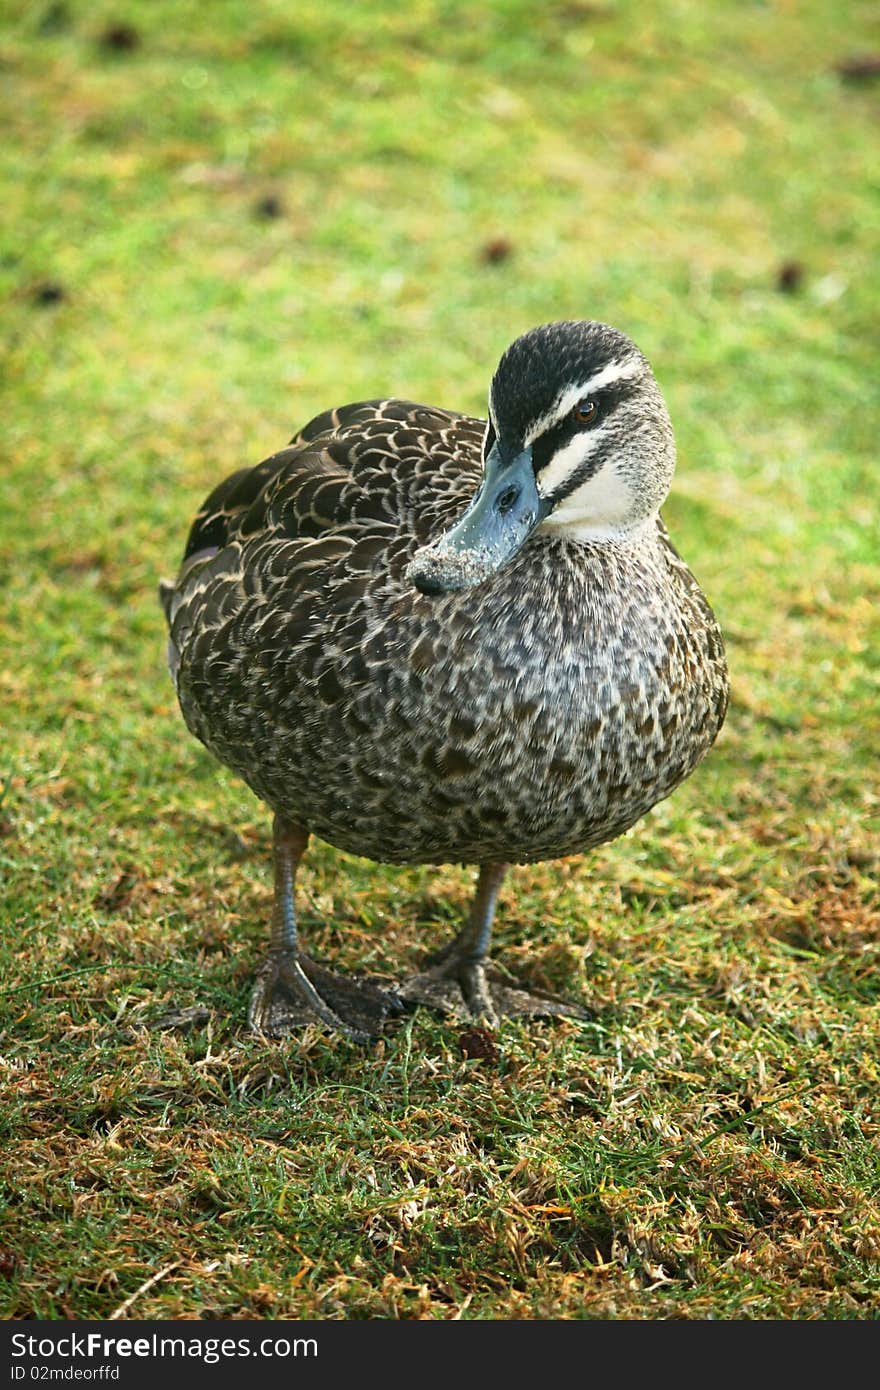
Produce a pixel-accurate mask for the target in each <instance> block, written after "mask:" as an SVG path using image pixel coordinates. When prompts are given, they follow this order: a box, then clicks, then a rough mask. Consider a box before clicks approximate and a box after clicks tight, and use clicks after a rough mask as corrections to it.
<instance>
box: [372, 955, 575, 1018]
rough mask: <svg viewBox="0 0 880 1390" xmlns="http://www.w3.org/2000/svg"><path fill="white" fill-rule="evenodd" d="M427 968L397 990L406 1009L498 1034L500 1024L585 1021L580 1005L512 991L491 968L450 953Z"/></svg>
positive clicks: (516, 988) (539, 992)
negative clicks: (419, 1007)
mask: <svg viewBox="0 0 880 1390" xmlns="http://www.w3.org/2000/svg"><path fill="white" fill-rule="evenodd" d="M453 944H454V943H453ZM427 964H428V968H427V969H426V970H423V971H420V972H419V973H418V974H417V975H411V976H410V977H409V979H407V980H405V981H404V982H403V984H402V985H401V986H400V990H399V992H400V996H401V998H402V999H403V1000H405V1002H406V1003H408V1004H426V1005H427V1006H428V1008H431V1009H437V1010H439V1012H440V1013H446V1014H452V1015H453V1016H454V1017H456V1018H460V1019H463V1020H467V1021H468V1022H481V1023H485V1024H488V1026H489V1027H490V1028H497V1026H498V1023H499V1022H500V1020H501V1019H502V1018H579V1019H588V1018H589V1017H590V1013H589V1011H588V1010H587V1009H585V1008H583V1006H582V1005H580V1004H575V1003H573V1002H570V1001H569V1000H567V999H560V998H559V997H558V996H557V995H554V994H549V993H545V992H544V991H542V990H527V989H522V988H520V986H518V985H515V984H514V985H511V984H509V983H508V982H507V980H506V979H505V977H504V975H503V974H502V973H501V971H500V970H499V969H498V968H497V967H496V966H494V965H488V964H486V963H485V962H484V961H474V960H469V959H467V958H466V957H464V956H462V955H459V954H457V953H455V952H454V951H453V950H452V949H451V948H449V947H447V949H446V950H445V951H442V952H440V953H439V954H438V955H437V956H433V957H431V958H430V959H429V961H428V963H427Z"/></svg>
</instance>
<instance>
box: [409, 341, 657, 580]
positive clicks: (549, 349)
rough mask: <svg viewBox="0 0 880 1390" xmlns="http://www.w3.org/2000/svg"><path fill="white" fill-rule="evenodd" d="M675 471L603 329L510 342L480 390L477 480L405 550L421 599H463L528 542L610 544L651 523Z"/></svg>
mask: <svg viewBox="0 0 880 1390" xmlns="http://www.w3.org/2000/svg"><path fill="white" fill-rule="evenodd" d="M674 468H675V442H674V439H673V434H672V425H671V423H670V420H669V414H668V412H667V409H666V404H665V402H664V400H663V397H662V395H661V394H660V388H659V387H658V385H657V383H656V381H655V380H654V374H653V372H652V371H651V367H650V365H649V363H648V361H647V360H646V358H645V357H643V355H642V354H641V352H639V349H638V348H637V347H636V345H635V343H633V342H632V341H631V340H630V339H629V338H627V336H626V334H624V333H619V332H618V331H617V329H615V328H609V326H608V325H607V324H604V323H593V322H573V323H548V324H545V325H543V327H541V328H533V329H532V330H531V331H530V332H528V333H525V334H523V336H522V337H521V338H517V340H516V342H515V343H512V344H511V346H510V347H509V348H508V349H507V351H506V352H505V354H504V356H503V357H502V359H501V361H500V362H499V364H498V370H497V371H496V373H495V376H494V377H493V379H492V385H491V388H490V391H489V423H488V427H487V430H486V438H485V442H484V445H483V480H482V482H481V484H480V487H479V489H478V491H477V493H476V495H475V496H474V498H473V499H472V501H471V502H470V504H469V506H468V507H467V509H466V511H465V512H464V515H463V516H462V517H461V519H460V520H459V521H458V522H456V524H455V525H454V526H453V527H452V528H451V529H450V530H449V531H447V532H445V533H444V535H442V536H440V537H438V538H437V539H436V540H434V541H432V542H431V544H430V545H427V546H424V547H423V548H422V549H421V550H419V551H417V552H416V554H415V556H414V557H413V560H412V562H411V564H410V566H409V569H408V571H407V574H408V577H409V579H410V580H411V581H412V582H413V583H414V584H415V586H416V588H418V589H420V590H421V591H422V593H427V594H437V593H444V592H446V591H447V590H450V589H464V588H470V587H471V586H472V585H474V584H479V583H481V582H482V581H483V580H485V579H488V578H489V577H490V576H491V575H493V574H495V573H496V572H497V571H498V570H499V569H501V568H502V566H503V565H505V564H506V563H507V562H508V560H510V559H511V558H512V556H514V555H515V554H516V552H517V551H518V550H519V549H520V547H521V546H522V545H523V544H524V542H525V541H526V540H527V539H528V537H529V536H530V535H531V533H532V532H533V531H534V530H535V529H536V528H537V527H541V528H542V530H543V531H545V532H551V531H552V532H553V533H554V534H556V535H567V536H570V537H572V538H573V539H575V540H580V541H593V542H600V543H601V542H605V543H619V542H621V541H626V540H627V539H630V538H634V537H636V536H637V535H638V534H639V533H640V532H641V531H642V530H643V529H644V528H645V527H646V526H647V525H649V524H651V523H652V522H653V519H654V518H655V517H656V515H657V512H658V510H659V508H660V506H661V504H662V502H663V499H664V498H665V496H666V494H667V492H668V490H669V484H670V482H671V480H672V473H673V470H674Z"/></svg>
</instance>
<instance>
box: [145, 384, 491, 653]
mask: <svg viewBox="0 0 880 1390" xmlns="http://www.w3.org/2000/svg"><path fill="white" fill-rule="evenodd" d="M485 429H486V426H485V422H483V421H480V420H475V419H472V418H471V417H469V416H465V415H459V414H456V413H454V412H451V411H447V410H441V409H438V408H436V407H433V406H424V405H417V404H415V403H414V402H411V401H400V400H380V401H359V402H356V403H354V404H352V405H346V406H340V407H338V408H337V409H335V410H330V411H326V412H324V413H323V414H322V415H318V416H316V417H315V418H314V419H313V420H311V421H310V422H309V423H308V424H307V425H306V426H305V427H304V428H303V429H302V430H300V431H299V433H298V434H296V435H295V436H294V438H293V440H292V441H291V443H290V444H289V445H288V446H287V448H285V449H281V450H280V451H279V452H278V453H276V454H273V455H272V456H271V457H270V458H267V459H264V460H263V462H262V463H259V464H257V465H256V467H254V468H247V469H241V470H240V471H239V472H237V473H233V474H232V475H231V476H230V477H228V478H226V479H225V480H224V481H223V482H222V483H220V484H219V486H218V487H216V488H215V489H214V491H213V492H211V493H210V494H209V496H208V497H207V498H206V500H205V502H204V503H203V504H202V506H201V508H200V509H199V512H198V514H197V516H196V518H195V520H194V521H193V524H192V527H191V528H190V532H189V537H188V540H187V543H186V549H185V551H184V556H183V562H182V564H181V568H180V572H179V574H178V576H177V578H176V580H174V581H169V580H163V581H161V583H160V586H159V593H160V597H161V600H162V605H163V607H164V609H165V615H166V618H167V620H168V625H169V628H170V629H171V646H170V648H169V664H170V665H171V667H172V670H175V669H176V664H177V654H176V651H175V648H179V646H180V642H181V640H182V639H183V638H184V636H185V634H184V630H183V629H184V628H186V629H189V628H190V626H191V623H192V621H193V619H194V618H195V615H196V611H197V610H198V611H199V613H200V621H203V622H206V623H211V622H213V621H214V620H215V616H218V617H219V616H220V615H219V614H218V615H214V614H213V613H209V612H208V611H207V610H206V608H205V603H206V601H207V590H208V588H209V587H210V588H211V589H212V591H213V592H214V593H215V594H216V600H217V602H221V601H222V603H223V605H224V606H227V607H228V605H229V603H230V602H232V601H233V592H235V593H241V590H242V587H244V588H245V589H247V587H248V586H249V584H251V583H252V582H262V581H263V580H264V579H270V580H271V578H272V577H273V575H275V576H280V574H281V573H282V571H283V572H286V573H287V574H290V573H291V572H292V571H293V570H295V569H301V570H302V572H303V574H304V575H305V574H306V573H309V572H310V573H312V574H314V573H315V571H316V569H318V570H321V569H322V568H323V567H325V566H328V565H330V564H332V563H333V562H334V560H338V559H339V558H340V557H343V556H347V557H348V559H349V561H354V564H355V568H356V569H357V568H361V567H362V565H363V563H364V562H366V561H367V560H372V559H374V558H375V557H376V556H377V555H378V554H380V553H381V552H386V553H387V555H388V557H389V558H390V559H392V560H393V563H394V567H395V569H397V568H402V567H403V566H404V565H405V563H406V561H407V560H408V558H409V556H410V554H411V553H412V551H413V550H414V549H415V548H416V546H418V545H423V544H424V543H425V542H426V541H428V540H429V539H431V537H432V536H433V535H436V534H437V533H438V532H439V531H440V530H442V529H443V528H444V527H446V526H448V525H449V524H450V523H451V521H452V520H454V519H455V517H456V516H457V515H458V514H459V513H460V511H461V510H462V509H463V508H464V506H465V505H466V504H467V501H468V500H469V498H470V497H471V496H472V495H473V492H474V490H475V488H476V487H477V485H478V483H479V477H480V469H481V459H482V442H483V436H484V434H485ZM257 547H258V548H259V558H258V559H257V558H256V548H257ZM245 552H247V554H245ZM249 557H250V558H251V559H253V561H254V562H253V563H249ZM215 580H223V581H224V582H223V583H221V584H219V585H218V584H214V581H215ZM208 606H212V605H211V603H209V605H208Z"/></svg>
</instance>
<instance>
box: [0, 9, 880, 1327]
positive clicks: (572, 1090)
mask: <svg viewBox="0 0 880 1390" xmlns="http://www.w3.org/2000/svg"><path fill="white" fill-rule="evenodd" d="M4 14H5V18H4V20H3V21H2V29H0V71H2V77H3V96H2V100H3V106H4V124H5V136H4V140H3V143H2V147H0V186H2V198H3V205H4V211H5V213H6V216H5V218H4V228H3V231H2V233H0V237H2V240H0V289H2V290H3V291H4V299H5V307H4V310H3V321H2V332H3V342H4V347H5V365H4V371H3V387H2V389H3V396H4V400H3V436H4V459H3V465H2V475H0V585H2V600H3V601H2V605H0V687H2V701H3V703H2V710H3V713H2V731H0V884H2V892H0V924H2V942H0V950H2V959H3V974H2V981H3V984H2V990H0V1084H2V1087H3V1091H4V1096H5V1099H4V1101H3V1108H2V1121H0V1122H2V1127H3V1132H4V1149H5V1157H4V1162H3V1165H2V1174H0V1191H2V1214H0V1290H2V1292H0V1315H2V1316H4V1317H7V1318H9V1317H37V1318H68V1317H108V1316H109V1315H110V1314H111V1313H113V1312H114V1311H116V1310H119V1309H121V1310H122V1314H121V1315H122V1316H123V1317H128V1316H130V1317H133V1318H175V1317H176V1318H196V1317H208V1318H211V1317H233V1318H266V1317H285V1318H289V1317H295V1318H306V1317H321V1318H436V1319H443V1318H453V1317H462V1318H468V1319H485V1318H505V1319H509V1318H587V1319H590V1318H616V1319H623V1318H638V1319H654V1318H706V1317H710V1316H711V1317H718V1318H737V1319H766V1318H787V1319H789V1318H805V1319H829V1318H835V1319H837V1318H860V1319H862V1318H876V1317H877V1316H878V1313H880V1277H878V1256H880V1184H878V1138H880V1104H878V1080H880V1046H878V1041H880V1039H878V1033H880V1030H878V1016H877V996H878V953H880V890H878V865H880V851H878V843H880V839H878V828H880V825H878V822H880V776H878V768H880V760H878V758H877V752H878V748H880V715H878V705H880V699H878V696H880V676H878V647H880V641H878V638H880V631H878V629H880V618H878V611H880V610H878V597H880V546H878V527H877V510H878V502H880V486H878V475H877V438H878V422H880V410H878V405H880V401H878V379H880V372H878V365H880V364H878V351H877V338H876V327H877V322H878V315H880V277H878V275H877V262H876V250H877V244H878V231H880V196H878V193H880V180H878V167H880V163H878V149H877V137H876V130H877V117H878V103H880V79H877V78H876V76H875V77H874V78H873V79H872V78H871V76H870V75H869V74H867V75H866V69H865V66H864V65H863V67H862V68H861V69H860V68H859V66H858V64H855V65H853V64H852V63H851V62H850V61H849V60H851V59H852V58H853V57H854V56H858V55H860V54H870V53H871V52H872V51H876V50H877V49H880V26H878V24H877V14H876V9H875V7H873V6H872V5H869V4H867V3H859V2H858V0H812V3H810V4H804V5H794V4H788V3H784V0H765V2H764V3H761V2H760V0H748V2H747V3H743V4H739V5H735V6H734V5H726V6H723V5H715V6H707V5H704V4H702V3H700V0H659V2H658V3H656V4H653V5H645V4H644V3H641V0H598V2H597V3H587V0H558V2H557V0H553V3H549V4H546V5H535V4H533V3H525V0H494V3H488V4H481V5H476V4H467V3H464V0H416V3H414V4H412V5H409V6H407V7H400V6H392V5H391V4H378V3H376V0H371V2H369V3H364V4H361V5H358V6H352V5H350V4H346V3H342V0H323V2H322V3H321V4H317V3H303V4H301V5H295V6H294V5H290V4H287V3H284V0H255V3H252V4H247V5H246V4H244V3H238V2H237V0H216V3H214V4H212V5H211V6H210V7H208V6H204V5H201V4H198V3H196V0H189V2H188V3H179V0H175V3H171V0H151V2H150V3H146V0H118V3H115V4H109V3H106V0H96V3H93V4H88V5H87V4H85V3H81V2H80V0H46V3H24V0H11V3H9V4H7V5H6V6H5V9H4ZM860 73H861V75H860ZM564 317H592V318H599V319H605V320H606V321H608V322H611V323H614V324H616V325H617V326H618V327H620V328H622V329H624V330H625V331H626V332H628V333H629V334H631V336H632V337H634V338H635V340H636V341H637V342H638V343H639V345H640V346H641V347H642V348H643V350H644V351H645V352H646V354H647V355H648V356H649V358H650V359H651V360H652V362H653V364H654V366H655V370H656V372H657V375H658V378H659V380H660V383H661V385H662V387H663V389H664V392H665V394H666V396H667V400H668V402H669V406H670V410H671V414H672V418H673V421H674V423H675V426H676V430H677V436H678V442H679V472H678V475H677V477H676V481H675V484H674V488H673V494H672V497H671V499H670V501H669V503H668V505H667V507H666V509H665V515H666V518H667V522H668V524H669V527H670V530H671V532H672V535H673V538H674V539H675V541H676V544H677V546H678V548H679V549H680V550H681V551H682V553H683V554H684V555H685V556H686V558H687V559H688V561H689V563H690V564H691V566H692V567H693V569H694V571H695V572H696V574H697V576H698V577H699V579H700V581H701V583H702V585H703V587H704V589H705V591H706V593H707V594H708V596H709V598H710V600H711V602H712V604H713V606H714V607H715V609H716V611H717V613H718V615H719V618H720V621H721V625H722V627H723V629H724V631H725V635H726V638H727V642H728V649H729V659H730V666H731V672H732V685H733V698H732V703H731V709H730V713H729V716H728V720H727V724H726V726H725V729H724V730H723V732H722V736H721V738H720V739H719V742H718V744H717V746H716V748H715V750H714V751H713V753H712V754H711V755H710V757H709V759H708V760H707V761H706V763H704V764H703V766H702V767H701V768H700V769H699V770H698V771H697V773H696V774H695V775H694V777H693V778H692V779H691V780H690V781H689V782H688V783H687V784H686V785H685V786H684V787H682V788H681V789H680V790H679V791H677V792H676V793H675V794H674V795H673V796H672V798H671V799H669V800H668V801H666V802H663V803H661V804H660V805H659V806H657V807H656V808H655V810H654V811H653V812H652V813H651V814H650V815H649V816H648V817H647V818H646V819H645V821H644V822H643V823H642V824H641V825H640V826H638V827H636V829H634V830H633V831H631V832H630V833H629V834H628V835H626V836H625V837H623V838H622V839H621V840H619V841H617V842H616V843H614V844H611V845H607V846H605V847H603V848H602V849H601V850H599V851H595V852H593V853H591V854H590V855H589V856H587V857H585V858H584V859H582V860H577V859H573V860H567V861H564V862H560V863H553V864H547V865H541V866H537V867H534V868H528V869H527V868H521V869H518V870H516V871H515V872H514V873H513V874H512V875H511V876H510V879H509V881H508V883H507V885H506V887H505V890H504V892H503V894H502V902H501V910H500V913H499V924H498V931H497V936H496V954H497V956H498V957H499V958H500V959H501V960H502V961H503V962H504V963H505V964H506V965H508V966H509V967H510V968H511V969H512V970H513V971H514V972H518V973H519V974H520V975H521V977H522V978H524V979H528V980H529V981H531V982H532V983H534V984H537V985H544V986H549V987H552V988H556V989H562V990H565V991H567V992H569V993H576V994H578V995H579V997H581V998H582V999H583V1000H584V1002H585V1003H586V1004H587V1005H588V1007H589V1008H590V1010H591V1020H590V1022H588V1023H583V1024H582V1023H573V1022H562V1023H549V1022H548V1023H533V1024H530V1025H528V1026H524V1025H521V1024H514V1023H507V1024H505V1025H503V1026H502V1028H501V1029H500V1031H499V1032H498V1034H497V1036H496V1038H495V1043H494V1047H488V1046H484V1047H482V1048H480V1047H478V1046H476V1045H475V1042H474V1039H473V1038H472V1037H471V1038H470V1039H469V1038H468V1037H467V1036H466V1035H465V1036H463V1035H462V1028H461V1026H460V1025H456V1024H455V1023H453V1022H450V1021H444V1020H443V1019H441V1018H438V1017H435V1016H433V1015H430V1014H428V1013H426V1012H425V1011H419V1012H417V1013H415V1014H413V1015H411V1016H409V1017H408V1018H407V1019H406V1020H405V1021H403V1022H402V1023H400V1024H397V1025H395V1026H394V1027H392V1028H390V1029H389V1030H388V1032H387V1036H386V1037H385V1038H383V1040H382V1041H381V1042H380V1043H379V1044H378V1045H377V1046H376V1047H375V1048H373V1049H361V1048H358V1047H356V1046H354V1045H352V1044H350V1043H348V1042H346V1041H344V1040H341V1039H332V1038H330V1037H329V1036H328V1035H327V1034H326V1033H324V1032H322V1031H320V1030H317V1029H310V1030H308V1031H307V1032H306V1033H305V1034H303V1035H302V1036H301V1037H299V1038H296V1039H293V1040H289V1041H286V1042H282V1043H272V1042H268V1041H266V1040H265V1039H258V1038H255V1037H253V1036H251V1035H249V1034H248V1032H247V1030H246V1026H245V1015H246V1009H247V999H248V993H249V987H250V981H251V979H252V976H253V972H254V970H255V968H256V965H257V964H258V962H259V960H260V958H261V955H262V952H263V950H264V946H265V940H266V932H267V921H268V914H269V909H270V902H271V893H270V873H269V857H270V836H269V821H268V817H267V815H266V813H265V811H264V809H263V808H262V807H261V806H260V805H259V804H258V803H257V802H256V800H255V799H254V798H253V797H252V796H251V794H250V793H249V792H248V791H247V790H246V788H244V786H243V785H241V784H240V783H239V782H237V781H236V780H235V779H234V778H233V777H232V776H231V775H230V774H227V773H226V772H225V771H224V770H222V769H220V768H218V767H217V766H216V764H215V763H214V762H213V760H212V759H211V758H210V756H209V755H208V754H207V752H206V751H205V750H204V749H202V748H201V746H200V745H198V744H197V743H196V742H194V740H193V739H192V738H191V737H190V736H189V735H188V734H187V732H186V730H185V728H184V726H183V723H182V720H181V718H180V716H179V713H178V711H177V709H176V703H175V699H174V694H173V690H172V688H171V685H170V683H169V680H168V678H167V673H166V671H165V669H164V643H165V634H164V628H163V623H162V618H161V613H160V610H159V606H158V603H157V601H156V593H155V591H156V582H157V579H158V576H159V575H161V574H167V573H172V572H173V571H174V568H175V565H176V564H177V562H178V560H179V557H180V554H181V551H182V547H183V543H184V540H185V534H186V530H187V527H188V524H189V521H190V519H191V517H192V515H193V514H194V512H195V510H196V508H197V507H198V505H199V503H200V502H201V501H202V499H203V497H204V496H205V494H206V493H207V491H208V490H209V489H210V488H211V487H212V486H213V485H214V483H215V482H216V481H218V480H219V479H220V478H221V477H223V476H225V474H227V473H228V472H230V471H232V470H234V469H235V468H238V467H241V466H242V465H243V464H247V463H256V462H257V461H258V460H259V459H260V458H262V457H263V456H265V455H266V454H268V453H271V452H273V451H274V450H275V449H276V448H278V447H279V446H280V445H281V444H283V443H284V442H285V441H286V440H287V439H288V438H289V436H290V435H291V434H292V433H293V432H294V430H295V429H296V428H298V427H299V426H300V425H301V424H303V423H304V422H305V421H306V420H307V419H309V418H310V417H311V416H312V415H314V414H315V413H316V412H317V411H319V410H322V409H325V408H326V407H328V406H331V405H334V404H339V403H342V402H343V401H348V400H356V399H358V398H360V397H372V396H378V395H385V394H399V395H404V396H407V397H409V398H411V399H416V400H423V401H427V402H431V403H436V404H440V405H445V406H449V407H453V408H458V409H468V410H473V411H475V412H478V413H481V412H482V410H483V407H484V401H485V396H486V389H487V385H488V381H489V378H490V375H491V373H492V371H493V370H494V367H495V364H496V362H497V359H498V357H499V355H500V353H501V351H502V350H503V348H504V347H505V346H506V345H507V343H508V342H510V341H511V340H512V339H513V338H514V337H515V336H516V335H517V334H518V333H519V332H521V331H523V330H524V329H526V328H528V327H530V326H532V325H533V324H536V323H540V322H543V321H546V320H549V319H553V318H564ZM472 878H473V875H472V873H471V872H470V871H468V870H466V869H462V868H457V867H454V868H443V869H437V870H434V869H424V870H407V871H403V870H396V869H390V868H387V867H382V866H377V865H373V864H371V863H369V862H367V861H365V860H358V859H355V858H352V857H350V856H346V855H343V854H341V853H338V852H337V851H335V850H333V849H331V848H329V847H328V846H326V845H317V844H316V845H314V847H313V850H312V853H311V855H310V858H309V860H308V862H307V867H306V868H305V869H304V871H303V874H302V876H301V887H302V892H301V910H302V922H303V927H304V930H305V933H306V934H307V938H308V941H309V942H310V944H311V946H312V947H313V948H314V949H315V951H316V953H317V954H319V955H320V956H322V957H323V958H326V959H331V960H334V961H336V962H338V963H339V964H341V965H342V966H344V967H345V968H346V969H349V970H358V969H370V970H378V971H380V972H385V973H389V974H393V975H396V976H397V977H400V976H401V975H402V974H403V973H404V972H405V971H406V970H407V969H409V968H411V967H412V966H413V965H414V964H415V963H416V962H417V961H418V960H419V959H420V957H421V954H422V953H423V952H424V951H425V950H426V949H428V948H429V947H433V946H436V945H437V943H438V942H439V941H440V940H442V939H444V938H445V937H446V936H449V935H451V934H452V932H453V931H454V930H456V929H457V925H458V924H459V922H460V920H461V916H462V913H463V912H464V911H465V908H466V903H467V900H468V895H469V893H470V891H471V883H472ZM187 1010H188V1011H193V1010H198V1012H195V1013H192V1012H190V1014H189V1015H188V1017H189V1019H190V1023H189V1026H188V1027H184V1026H169V1024H168V1019H167V1018H166V1019H165V1021H164V1024H163V1015H168V1014H169V1013H170V1012H172V1011H187ZM480 1051H482V1052H483V1053H485V1054H487V1055H473V1054H474V1053H475V1052H480ZM154 1276H159V1277H158V1278H154ZM150 1281H152V1282H150Z"/></svg>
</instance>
